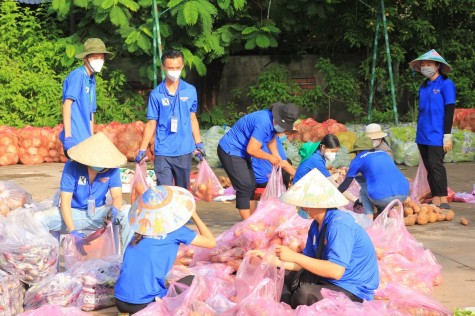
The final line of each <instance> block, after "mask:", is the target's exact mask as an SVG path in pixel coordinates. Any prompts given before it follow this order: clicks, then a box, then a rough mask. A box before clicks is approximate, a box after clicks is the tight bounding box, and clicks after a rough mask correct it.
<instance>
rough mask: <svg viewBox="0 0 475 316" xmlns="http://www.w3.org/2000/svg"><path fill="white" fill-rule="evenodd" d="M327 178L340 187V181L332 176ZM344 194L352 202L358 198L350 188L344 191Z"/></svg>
mask: <svg viewBox="0 0 475 316" xmlns="http://www.w3.org/2000/svg"><path fill="white" fill-rule="evenodd" d="M327 179H328V180H329V181H330V182H331V183H332V184H333V185H334V186H335V187H336V188H338V183H336V181H335V179H333V177H332V176H330V177H327ZM342 194H343V196H344V197H346V198H347V199H348V200H349V201H350V202H353V203H354V202H355V201H356V200H357V198H356V196H354V195H353V194H352V193H351V192H349V191H348V190H346V191H343V192H342Z"/></svg>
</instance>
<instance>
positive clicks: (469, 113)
mask: <svg viewBox="0 0 475 316" xmlns="http://www.w3.org/2000/svg"><path fill="white" fill-rule="evenodd" d="M454 127H458V128H460V129H462V130H468V131H472V132H474V133H475V109H455V113H454Z"/></svg>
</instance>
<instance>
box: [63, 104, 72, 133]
mask: <svg viewBox="0 0 475 316" xmlns="http://www.w3.org/2000/svg"><path fill="white" fill-rule="evenodd" d="M73 102H74V101H73V100H72V99H66V100H65V101H64V103H63V125H64V137H71V136H72V135H71V106H72V105H73Z"/></svg>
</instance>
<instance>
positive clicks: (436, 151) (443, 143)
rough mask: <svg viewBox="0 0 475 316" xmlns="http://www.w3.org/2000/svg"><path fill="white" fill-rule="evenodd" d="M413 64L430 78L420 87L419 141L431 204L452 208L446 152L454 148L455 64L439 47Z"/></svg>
mask: <svg viewBox="0 0 475 316" xmlns="http://www.w3.org/2000/svg"><path fill="white" fill-rule="evenodd" d="M410 65H411V68H412V69H414V70H415V71H417V72H420V73H422V74H423V75H424V77H426V78H427V79H426V80H425V81H424V83H423V84H422V85H421V87H420V88H419V115H418V118H417V133H416V143H417V147H418V148H419V152H420V154H421V158H422V161H423V162H424V166H425V167H426V169H427V181H428V182H429V187H430V191H431V194H432V201H431V202H430V204H435V205H437V206H439V207H440V208H443V209H450V205H449V203H448V201H447V172H446V170H445V167H444V156H445V154H446V153H447V152H448V151H450V150H451V149H452V123H453V119H454V111H455V102H456V91H455V85H454V83H453V82H452V81H451V80H450V79H448V78H447V74H448V73H449V72H450V71H451V70H452V67H450V65H449V64H448V63H447V62H446V61H445V59H444V58H443V57H442V56H440V55H439V54H438V53H437V52H436V51H435V50H431V51H429V52H427V53H425V54H423V55H421V56H419V57H418V58H416V59H415V60H413V61H411V63H410Z"/></svg>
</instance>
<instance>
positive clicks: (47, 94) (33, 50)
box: [0, 0, 145, 127]
mask: <svg viewBox="0 0 475 316" xmlns="http://www.w3.org/2000/svg"><path fill="white" fill-rule="evenodd" d="M61 36H62V33H61V32H60V28H59V27H57V25H55V22H54V20H52V19H50V17H49V16H48V15H47V14H46V11H45V10H44V8H39V9H37V10H30V9H29V8H21V7H20V6H19V4H18V3H17V2H16V1H12V0H8V1H4V2H2V3H1V4H0V84H1V85H2V93H1V94H0V108H1V109H2V110H1V111H0V125H8V126H14V127H22V126H25V125H33V126H54V125H57V124H59V123H61V121H62V107H61V92H62V82H63V80H64V79H65V78H66V76H67V74H68V73H69V72H70V71H71V70H72V69H73V68H74V67H77V66H78V65H79V64H80V63H81V62H80V61H78V60H77V59H75V58H74V54H75V50H74V49H71V47H74V44H71V42H70V40H69V39H68V40H65V39H61ZM105 73H106V74H105V75H104V77H102V76H97V80H98V88H97V100H98V101H97V102H98V113H97V116H96V119H97V122H98V123H108V122H111V121H119V122H130V121H135V120H137V119H144V111H143V107H144V104H145V101H144V100H143V98H142V97H141V96H139V95H134V94H131V93H127V92H125V91H124V87H125V86H126V79H125V75H124V74H123V73H122V72H120V71H113V72H110V73H108V71H107V70H105Z"/></svg>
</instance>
